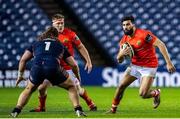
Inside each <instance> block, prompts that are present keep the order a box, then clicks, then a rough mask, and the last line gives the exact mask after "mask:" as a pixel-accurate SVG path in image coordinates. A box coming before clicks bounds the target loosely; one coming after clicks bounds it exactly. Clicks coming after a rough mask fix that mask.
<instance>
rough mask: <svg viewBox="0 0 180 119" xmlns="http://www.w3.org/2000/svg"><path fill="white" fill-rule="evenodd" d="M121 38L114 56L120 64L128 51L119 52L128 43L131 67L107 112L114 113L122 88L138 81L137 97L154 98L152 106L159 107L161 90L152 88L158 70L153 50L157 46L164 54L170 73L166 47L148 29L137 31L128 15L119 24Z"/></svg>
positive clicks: (171, 71)
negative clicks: (117, 51) (132, 54)
mask: <svg viewBox="0 0 180 119" xmlns="http://www.w3.org/2000/svg"><path fill="white" fill-rule="evenodd" d="M121 24H122V27H123V31H124V36H123V37H122V39H121V41H120V50H119V53H118V55H117V60H118V62H120V63H121V62H122V61H123V59H124V56H126V55H128V54H129V53H130V48H125V49H122V44H124V43H125V42H128V43H129V44H130V45H131V46H132V47H133V50H134V56H133V57H132V60H131V65H130V66H129V67H128V68H127V69H126V71H125V74H124V77H123V78H122V80H121V82H120V84H119V86H118V87H117V89H116V92H115V96H114V99H113V101H112V107H111V109H110V111H108V113H116V109H117V107H118V104H119V103H120V101H121V99H122V97H123V93H124V91H125V89H126V88H127V87H128V86H129V85H130V84H131V83H132V82H134V81H135V80H136V79H140V81H141V84H140V88H139V95H140V96H141V97H142V98H143V99H146V98H153V99H154V103H153V107H154V108H157V107H158V106H159V104H160V89H151V85H152V83H153V80H154V78H155V74H156V71H157V67H158V59H157V57H156V52H155V47H158V48H159V50H160V52H161V54H162V55H163V57H164V59H165V61H166V66H167V70H168V72H170V73H173V72H175V67H174V65H173V64H172V62H171V60H170V57H169V54H168V51H167V48H166V46H165V44H164V43H163V42H162V41H161V40H159V39H158V38H157V37H156V36H155V35H153V34H152V33H151V32H150V31H148V30H143V29H139V28H136V26H135V24H134V17H133V16H127V17H124V18H123V19H122V21H121Z"/></svg>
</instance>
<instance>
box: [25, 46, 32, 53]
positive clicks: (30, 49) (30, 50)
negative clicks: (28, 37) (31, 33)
mask: <svg viewBox="0 0 180 119" xmlns="http://www.w3.org/2000/svg"><path fill="white" fill-rule="evenodd" d="M26 50H28V51H29V52H31V53H33V45H32V44H31V45H30V46H29V47H28V48H27V49H26Z"/></svg>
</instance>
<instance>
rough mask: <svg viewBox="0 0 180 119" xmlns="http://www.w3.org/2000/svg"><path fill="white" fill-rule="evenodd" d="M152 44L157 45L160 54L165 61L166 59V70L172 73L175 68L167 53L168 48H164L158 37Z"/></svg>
mask: <svg viewBox="0 0 180 119" xmlns="http://www.w3.org/2000/svg"><path fill="white" fill-rule="evenodd" d="M153 45H154V46H156V47H158V48H159V50H160V52H161V54H162V55H163V57H164V59H165V61H166V64H167V66H166V67H167V70H168V71H169V72H170V73H173V72H175V71H176V68H175V67H174V65H173V63H172V61H171V59H170V56H169V53H168V50H167V48H166V45H165V44H164V43H163V42H162V41H161V40H159V39H156V41H155V42H154V43H153Z"/></svg>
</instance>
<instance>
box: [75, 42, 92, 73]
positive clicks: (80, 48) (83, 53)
mask: <svg viewBox="0 0 180 119" xmlns="http://www.w3.org/2000/svg"><path fill="white" fill-rule="evenodd" d="M77 49H78V51H79V52H80V54H81V56H82V57H83V58H84V59H85V61H86V64H85V68H84V69H85V70H87V71H88V73H90V72H91V70H92V63H91V59H90V56H89V53H88V51H87V49H86V48H85V46H84V45H83V44H82V43H81V44H80V45H79V46H78V47H77Z"/></svg>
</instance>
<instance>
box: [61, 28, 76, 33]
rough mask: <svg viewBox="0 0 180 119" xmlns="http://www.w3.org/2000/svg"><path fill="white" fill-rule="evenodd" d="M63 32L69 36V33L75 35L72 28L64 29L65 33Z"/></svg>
mask: <svg viewBox="0 0 180 119" xmlns="http://www.w3.org/2000/svg"><path fill="white" fill-rule="evenodd" d="M63 32H64V33H68V34H69V33H72V34H73V33H75V32H74V30H73V29H71V28H64V31H63Z"/></svg>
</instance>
